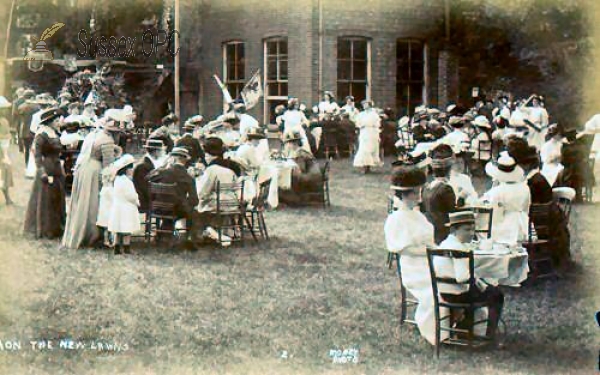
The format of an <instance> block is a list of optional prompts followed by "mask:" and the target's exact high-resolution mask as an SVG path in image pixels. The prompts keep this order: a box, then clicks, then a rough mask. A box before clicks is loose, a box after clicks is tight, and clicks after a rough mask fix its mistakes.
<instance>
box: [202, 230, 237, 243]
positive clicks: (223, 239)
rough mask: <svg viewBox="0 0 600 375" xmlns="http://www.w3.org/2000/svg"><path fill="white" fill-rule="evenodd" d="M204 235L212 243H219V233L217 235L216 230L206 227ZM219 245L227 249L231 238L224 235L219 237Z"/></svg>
mask: <svg viewBox="0 0 600 375" xmlns="http://www.w3.org/2000/svg"><path fill="white" fill-rule="evenodd" d="M204 235H205V236H206V237H208V238H210V239H211V240H213V241H216V242H217V243H219V233H217V231H216V230H214V229H213V228H212V227H207V228H206V229H205V230H204ZM220 245H221V246H223V247H227V246H230V245H231V237H229V236H226V235H224V234H222V235H221V242H220Z"/></svg>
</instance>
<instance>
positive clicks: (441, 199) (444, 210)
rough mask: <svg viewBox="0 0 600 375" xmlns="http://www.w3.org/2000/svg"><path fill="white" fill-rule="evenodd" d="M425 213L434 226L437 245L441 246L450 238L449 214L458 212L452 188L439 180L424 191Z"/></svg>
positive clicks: (423, 206) (423, 205)
mask: <svg viewBox="0 0 600 375" xmlns="http://www.w3.org/2000/svg"><path fill="white" fill-rule="evenodd" d="M422 208H423V213H424V214H425V216H426V217H427V220H429V222H430V223H431V224H433V228H434V230H435V233H434V237H435V243H436V244H439V243H440V242H442V241H443V240H445V239H446V237H448V234H450V228H448V227H447V226H446V224H447V223H448V220H449V218H448V214H449V213H450V212H454V211H456V195H455V194H454V189H452V186H450V185H448V184H447V183H445V182H441V181H439V180H433V181H432V182H431V183H429V184H428V185H427V186H426V187H425V189H423V203H422Z"/></svg>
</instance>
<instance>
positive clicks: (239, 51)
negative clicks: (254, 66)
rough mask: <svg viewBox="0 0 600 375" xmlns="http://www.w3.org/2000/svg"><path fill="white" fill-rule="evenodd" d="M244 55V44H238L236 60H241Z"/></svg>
mask: <svg viewBox="0 0 600 375" xmlns="http://www.w3.org/2000/svg"><path fill="white" fill-rule="evenodd" d="M244 53H245V51H244V43H238V44H237V58H238V59H243V58H244V57H245V55H244Z"/></svg>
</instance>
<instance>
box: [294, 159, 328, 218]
mask: <svg viewBox="0 0 600 375" xmlns="http://www.w3.org/2000/svg"><path fill="white" fill-rule="evenodd" d="M329 171H330V161H329V160H327V161H325V164H323V167H322V168H321V180H322V183H323V185H322V187H321V189H319V190H318V191H314V192H313V191H311V192H305V193H301V195H302V197H303V200H304V202H315V203H316V202H318V203H321V204H322V205H323V208H329V207H331V199H330V197H329ZM307 204H308V203H307Z"/></svg>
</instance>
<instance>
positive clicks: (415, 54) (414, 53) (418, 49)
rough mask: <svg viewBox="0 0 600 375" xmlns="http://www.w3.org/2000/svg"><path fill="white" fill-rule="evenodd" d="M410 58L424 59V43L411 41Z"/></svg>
mask: <svg viewBox="0 0 600 375" xmlns="http://www.w3.org/2000/svg"><path fill="white" fill-rule="evenodd" d="M410 59H411V60H413V61H423V43H421V42H411V43H410Z"/></svg>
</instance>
